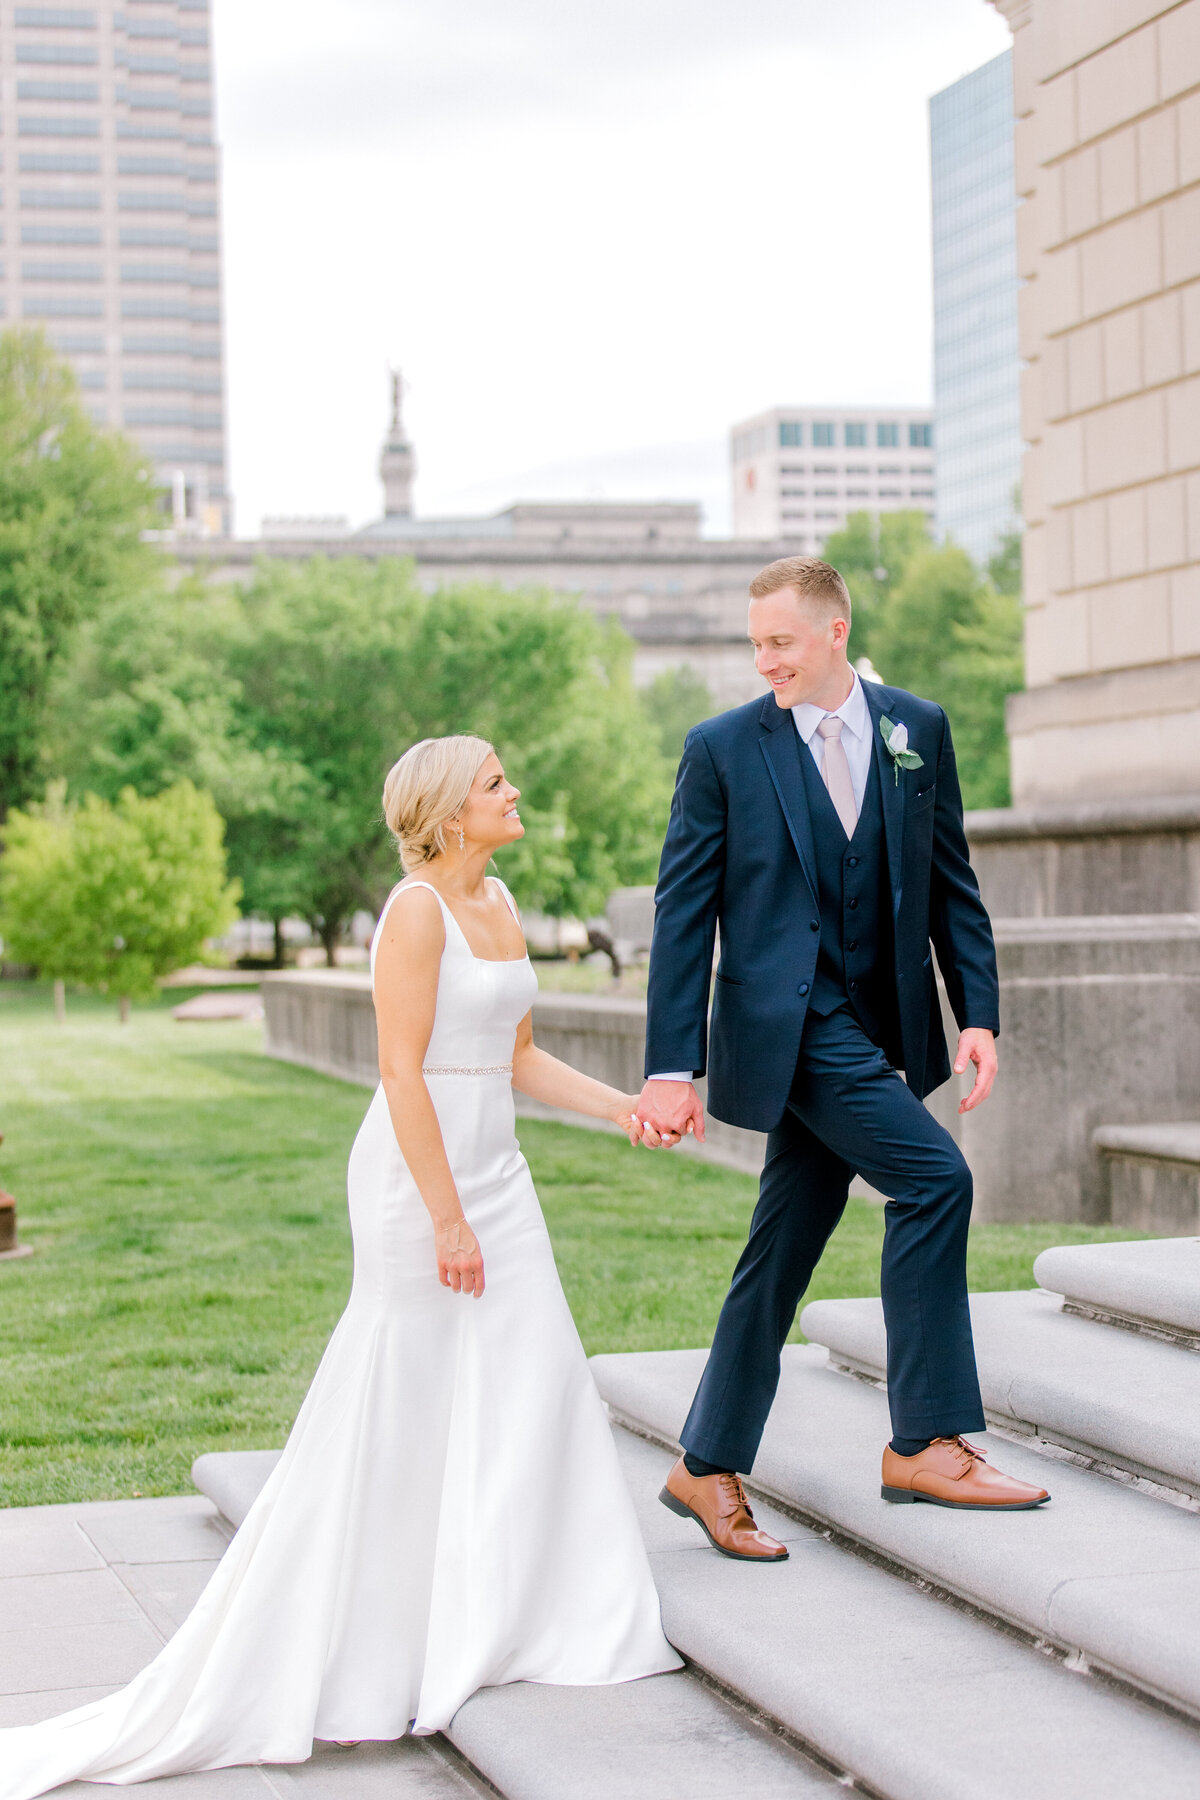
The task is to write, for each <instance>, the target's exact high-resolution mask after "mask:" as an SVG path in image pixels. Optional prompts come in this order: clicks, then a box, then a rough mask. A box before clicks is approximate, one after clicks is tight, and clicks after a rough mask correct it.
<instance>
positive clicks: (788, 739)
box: [759, 694, 818, 901]
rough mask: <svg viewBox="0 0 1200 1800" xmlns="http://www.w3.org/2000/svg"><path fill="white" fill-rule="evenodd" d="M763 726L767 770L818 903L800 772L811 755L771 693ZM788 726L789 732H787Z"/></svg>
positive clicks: (761, 721) (814, 860)
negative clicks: (801, 758) (801, 766)
mask: <svg viewBox="0 0 1200 1800" xmlns="http://www.w3.org/2000/svg"><path fill="white" fill-rule="evenodd" d="M759 724H760V725H761V727H762V734H763V735H762V736H761V737H760V739H759V743H760V745H761V746H762V753H763V756H764V757H765V758H766V763H767V771H768V773H769V775H770V777H771V781H772V783H773V784H774V788H775V792H776V793H777V794H778V796H779V804H780V806H781V807H782V808H783V816H784V818H785V819H786V821H787V828H788V831H789V832H790V834H791V839H792V842H793V844H794V845H795V846H796V855H797V856H798V857H799V858H800V866H801V868H802V869H803V870H804V875H805V879H806V880H807V882H808V885H809V887H810V888H811V889H812V896H813V899H814V901H815V900H817V899H818V893H817V856H816V850H815V848H814V845H813V834H812V820H811V819H810V818H809V814H808V795H807V794H806V793H805V791H804V776H803V774H802V773H801V770H800V757H801V756H807V755H808V751H807V749H806V748H805V746H804V744H803V743H802V742H801V741H800V734H799V733H798V732H797V730H796V721H795V719H794V718H793V717H792V715H791V713H790V712H789V711H787V710H786V709H785V708H783V707H781V706H776V704H775V702H774V700H773V699H772V697H771V695H770V694H768V695H767V697H766V699H765V700H764V701H763V704H762V711H761V712H760V713H759ZM785 726H786V730H785V729H783V728H784V727H785ZM797 753H799V754H797Z"/></svg>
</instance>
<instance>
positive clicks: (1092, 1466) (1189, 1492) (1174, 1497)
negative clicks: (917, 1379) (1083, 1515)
mask: <svg viewBox="0 0 1200 1800" xmlns="http://www.w3.org/2000/svg"><path fill="white" fill-rule="evenodd" d="M1064 1310H1065V1308H1064ZM828 1354H829V1367H830V1368H831V1369H832V1370H833V1371H834V1373H835V1374H837V1375H845V1376H848V1377H849V1378H850V1380H852V1381H861V1382H864V1383H865V1384H866V1386H867V1387H873V1388H878V1389H879V1391H880V1393H883V1394H886V1393H887V1382H886V1381H885V1379H884V1377H883V1375H882V1373H881V1371H880V1370H879V1369H878V1368H876V1367H875V1366H874V1365H872V1364H868V1363H864V1362H860V1361H858V1360H857V1359H856V1358H854V1357H851V1356H847V1355H846V1353H845V1351H843V1350H838V1351H833V1350H830V1351H829V1352H828ZM983 1416H984V1418H985V1419H986V1421H987V1429H988V1430H989V1431H991V1432H994V1433H995V1435H996V1436H997V1437H1004V1438H1009V1439H1011V1441H1012V1442H1013V1443H1014V1444H1020V1445H1021V1446H1022V1447H1023V1448H1024V1449H1026V1450H1033V1451H1035V1452H1036V1453H1037V1454H1038V1455H1039V1456H1044V1457H1045V1458H1046V1460H1047V1461H1048V1462H1071V1463H1073V1464H1074V1465H1075V1467H1076V1468H1079V1469H1088V1470H1090V1471H1091V1473H1092V1474H1093V1475H1099V1476H1101V1477H1102V1478H1103V1479H1104V1480H1105V1481H1112V1482H1115V1483H1116V1485H1117V1486H1118V1487H1127V1488H1133V1489H1134V1490H1135V1492H1137V1493H1139V1494H1145V1495H1146V1496H1147V1497H1148V1498H1149V1499H1151V1500H1159V1501H1161V1502H1162V1504H1163V1505H1164V1506H1174V1507H1178V1509H1179V1510H1180V1511H1181V1512H1190V1513H1200V1482H1198V1483H1197V1484H1196V1487H1195V1488H1194V1489H1193V1488H1190V1487H1176V1486H1174V1485H1173V1484H1172V1483H1171V1482H1169V1481H1165V1480H1164V1479H1163V1471H1162V1470H1161V1469H1152V1468H1151V1467H1150V1465H1149V1463H1139V1462H1138V1461H1136V1459H1135V1458H1134V1457H1132V1456H1129V1457H1124V1456H1118V1455H1116V1454H1115V1453H1114V1452H1113V1451H1112V1450H1110V1449H1108V1448H1106V1447H1104V1446H1100V1445H1096V1444H1090V1443H1088V1442H1087V1441H1086V1440H1085V1439H1084V1438H1075V1437H1072V1436H1071V1435H1070V1434H1069V1433H1068V1432H1065V1431H1058V1430H1056V1429H1054V1428H1047V1427H1046V1426H1044V1425H1035V1424H1034V1423H1033V1422H1032V1421H1030V1420H1028V1419H1014V1418H1013V1417H1012V1415H1011V1414H1010V1413H996V1412H993V1411H992V1409H991V1407H990V1406H985V1407H984V1409H983Z"/></svg>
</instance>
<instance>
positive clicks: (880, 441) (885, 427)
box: [875, 420, 900, 450]
mask: <svg viewBox="0 0 1200 1800" xmlns="http://www.w3.org/2000/svg"><path fill="white" fill-rule="evenodd" d="M875 445H876V448H877V449H879V450H898V449H899V448H900V427H899V425H894V424H891V423H886V424H885V423H884V422H883V421H882V420H881V421H880V423H879V424H878V425H876V427H875Z"/></svg>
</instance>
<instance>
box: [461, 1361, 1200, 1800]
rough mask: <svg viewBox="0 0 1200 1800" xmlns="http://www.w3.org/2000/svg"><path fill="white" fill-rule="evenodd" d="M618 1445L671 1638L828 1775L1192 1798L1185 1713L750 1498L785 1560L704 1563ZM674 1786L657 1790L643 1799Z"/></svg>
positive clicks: (978, 1794) (898, 1789)
mask: <svg viewBox="0 0 1200 1800" xmlns="http://www.w3.org/2000/svg"><path fill="white" fill-rule="evenodd" d="M682 1354H683V1355H684V1356H687V1355H688V1353H686V1352H684V1353H682ZM599 1360H600V1362H601V1363H602V1364H607V1365H611V1364H612V1363H614V1362H615V1363H624V1362H629V1361H638V1362H644V1361H656V1360H659V1359H657V1358H641V1357H637V1358H626V1357H610V1358H602V1359H599ZM697 1360H698V1359H696V1358H693V1359H692V1367H693V1368H694V1367H695V1366H696V1361H697ZM597 1372H598V1373H599V1372H600V1370H599V1369H598V1371H597ZM606 1373H607V1371H606ZM825 1379H826V1381H827V1382H829V1383H831V1384H834V1385H836V1386H839V1387H841V1388H845V1389H850V1390H851V1391H853V1390H854V1389H855V1388H856V1387H857V1386H858V1384H857V1383H852V1382H850V1381H848V1380H847V1379H846V1377H844V1376H833V1375H827V1376H826V1378H825ZM863 1391H864V1392H866V1393H868V1394H869V1390H863ZM680 1416H682V1415H680ZM617 1442H618V1448H619V1449H620V1453H621V1458H622V1463H623V1465H624V1468H625V1473H626V1479H627V1480H628V1482H629V1486H630V1491H631V1492H632V1493H633V1495H634V1498H635V1503H636V1504H637V1506H638V1509H639V1514H640V1517H641V1520H642V1528H643V1533H644V1536H645V1539H646V1543H647V1546H648V1548H649V1551H650V1561H651V1566H652V1568H653V1570H654V1576H655V1580H656V1581H657V1583H658V1589H659V1593H660V1595H661V1597H662V1606H663V1623H664V1626H665V1628H666V1631H667V1635H668V1636H669V1637H670V1639H671V1641H672V1642H673V1643H674V1644H675V1645H676V1646H677V1647H678V1648H679V1650H680V1652H681V1653H682V1654H683V1655H684V1656H686V1657H687V1658H688V1659H689V1662H690V1663H691V1664H692V1665H693V1666H695V1667H697V1668H699V1669H702V1670H703V1671H704V1672H705V1673H706V1674H707V1675H708V1676H710V1677H711V1678H712V1679H714V1680H715V1681H717V1682H719V1683H720V1684H721V1686H722V1687H723V1688H724V1689H725V1690H726V1691H731V1692H733V1693H734V1694H736V1695H738V1696H739V1697H740V1698H741V1699H742V1700H743V1701H745V1702H746V1703H747V1704H748V1705H751V1706H753V1707H755V1708H757V1709H758V1710H759V1711H760V1712H762V1713H764V1714H766V1716H767V1717H768V1718H770V1719H772V1720H775V1721H776V1722H778V1724H779V1725H781V1726H782V1727H783V1728H784V1729H785V1730H787V1731H788V1732H790V1733H791V1734H793V1736H794V1738H795V1739H797V1740H799V1741H800V1742H802V1743H804V1744H806V1745H808V1746H810V1747H811V1748H814V1749H815V1750H816V1751H817V1752H818V1753H819V1754H820V1756H821V1757H822V1758H823V1759H824V1760H825V1761H827V1762H828V1763H829V1764H831V1765H832V1766H833V1767H834V1768H836V1769H839V1770H841V1771H842V1772H843V1779H844V1780H845V1782H846V1785H853V1786H854V1787H856V1788H858V1789H862V1788H865V1789H867V1791H868V1792H871V1793H874V1794H876V1795H881V1796H886V1800H934V1797H935V1796H936V1797H937V1800H1016V1797H1018V1796H1019V1797H1020V1800H1102V1797H1106V1796H1109V1795H1111V1796H1113V1800H1117V1796H1120V1797H1121V1800H1127V1797H1128V1796H1129V1795H1132V1794H1145V1793H1153V1794H1154V1795H1155V1800H1163V1796H1165V1795H1167V1794H1175V1793H1179V1794H1180V1795H1183V1794H1186V1795H1188V1796H1189V1800H1194V1795H1195V1793H1196V1791H1197V1784H1198V1782H1200V1732H1197V1730H1196V1728H1195V1727H1194V1726H1193V1725H1191V1724H1190V1723H1185V1722H1183V1721H1182V1720H1180V1719H1178V1718H1174V1717H1171V1716H1169V1715H1167V1714H1166V1713H1164V1712H1162V1711H1161V1710H1159V1709H1157V1708H1155V1707H1153V1706H1151V1705H1148V1704H1146V1703H1145V1702H1144V1701H1141V1700H1138V1699H1136V1698H1134V1697H1132V1696H1131V1695H1129V1694H1128V1693H1125V1692H1120V1691H1117V1690H1115V1689H1113V1688H1112V1687H1110V1686H1108V1685H1107V1684H1105V1683H1104V1682H1102V1681H1099V1680H1096V1679H1094V1678H1091V1679H1089V1678H1088V1677H1087V1676H1086V1675H1082V1676H1081V1674H1080V1673H1077V1672H1075V1671H1073V1670H1072V1669H1070V1668H1068V1667H1066V1666H1064V1663H1063V1662H1062V1661H1060V1660H1057V1659H1055V1658H1053V1657H1051V1656H1048V1655H1046V1654H1045V1653H1044V1652H1042V1651H1039V1650H1038V1649H1035V1648H1033V1647H1032V1646H1031V1645H1030V1644H1029V1643H1028V1642H1026V1641H1022V1640H1021V1639H1019V1638H1017V1637H1016V1636H1014V1635H1013V1634H1012V1633H1010V1632H1007V1631H1003V1630H999V1629H997V1628H996V1626H995V1625H994V1624H992V1623H990V1622H988V1621H985V1620H984V1619H981V1618H980V1617H978V1616H977V1615H974V1614H971V1613H968V1612H965V1611H963V1610H962V1609H961V1608H959V1607H956V1606H953V1605H949V1604H947V1603H946V1602H945V1601H944V1600H942V1599H940V1598H939V1597H938V1596H936V1595H935V1594H933V1593H930V1592H928V1591H923V1590H922V1589H921V1588H920V1587H919V1586H917V1585H916V1584H915V1583H913V1582H912V1581H909V1580H905V1579H902V1578H900V1577H899V1576H897V1575H896V1574H895V1573H891V1572H889V1571H888V1570H887V1569H884V1568H881V1567H879V1566H878V1564H877V1563H876V1562H874V1561H869V1560H867V1559H866V1558H864V1557H862V1556H859V1555H853V1554H851V1553H849V1552H848V1551H847V1550H846V1549H844V1548H842V1547H841V1546H839V1545H838V1544H836V1543H833V1542H831V1541H830V1540H829V1539H828V1537H827V1536H825V1535H824V1534H823V1533H821V1532H819V1531H815V1530H813V1529H811V1528H810V1527H805V1526H804V1525H800V1524H797V1523H796V1522H795V1520H794V1519H791V1518H789V1517H787V1516H786V1515H784V1514H782V1513H779V1512H777V1511H776V1510H775V1509H774V1508H773V1507H772V1506H770V1505H756V1508H755V1511H756V1516H757V1517H758V1519H759V1522H760V1523H761V1524H762V1525H763V1526H764V1527H765V1528H766V1529H767V1530H769V1531H772V1532H774V1533H775V1534H776V1535H777V1536H779V1537H781V1538H783V1539H785V1540H786V1541H787V1543H788V1547H789V1550H790V1553H791V1554H790V1558H789V1560H788V1561H787V1562H786V1563H783V1564H777V1565H772V1566H769V1567H765V1568H761V1567H760V1568H754V1567H748V1566H747V1565H746V1564H745V1563H741V1562H732V1561H730V1560H729V1559H727V1558H725V1557H722V1556H719V1555H718V1554H717V1553H716V1552H715V1551H713V1550H712V1549H710V1548H709V1546H708V1545H707V1543H706V1542H705V1540H704V1538H703V1537H702V1535H701V1533H700V1531H699V1529H698V1527H696V1526H694V1525H692V1524H691V1523H690V1522H689V1521H687V1520H681V1519H678V1518H676V1517H675V1515H674V1514H672V1513H670V1512H668V1511H667V1510H666V1508H665V1507H663V1506H661V1505H659V1503H658V1501H657V1498H656V1496H657V1493H658V1490H659V1487H660V1484H661V1482H662V1480H663V1478H664V1477H665V1475H666V1473H667V1470H668V1468H669V1466H670V1463H671V1460H672V1457H671V1455H670V1453H664V1452H663V1451H662V1450H660V1449H659V1448H658V1447H657V1446H656V1445H652V1444H649V1443H645V1442H639V1441H638V1440H636V1439H631V1438H630V1436H629V1434H627V1433H624V1432H622V1431H620V1430H618V1433H617ZM875 1491H876V1494H877V1493H878V1482H876V1488H875ZM881 1504H882V1503H881ZM885 1510H887V1511H889V1512H898V1513H904V1514H908V1513H915V1512H917V1511H918V1510H920V1511H922V1512H925V1511H928V1512H932V1511H934V1510H935V1509H933V1508H921V1509H918V1508H917V1507H907V1506H906V1507H887V1508H886V1509H885ZM972 1516H974V1515H972ZM1033 1516H1034V1517H1036V1516H1037V1515H1033ZM1029 1517H1030V1515H1028V1514H1010V1515H1008V1518H1009V1519H1014V1518H1015V1519H1023V1518H1024V1519H1027V1518H1029ZM991 1523H992V1524H993V1525H994V1524H995V1523H996V1521H994V1520H993V1521H991ZM495 1703H496V1704H497V1706H499V1705H501V1704H502V1703H503V1701H502V1692H501V1693H498V1694H496V1696H495ZM472 1704H474V1703H472ZM456 1723H457V1721H456ZM561 1791H562V1794H563V1796H564V1797H565V1796H567V1795H569V1794H570V1792H571V1790H570V1789H569V1788H564V1789H563V1790H561ZM685 1791H686V1790H683V1789H681V1788H676V1787H666V1788H663V1789H660V1790H656V1791H655V1800H666V1796H674V1795H676V1794H681V1793H683V1792H685ZM736 1791H738V1792H740V1793H745V1794H752V1793H753V1792H754V1789H753V1788H752V1787H744V1786H741V1785H740V1784H739V1786H738V1788H737V1790H736Z"/></svg>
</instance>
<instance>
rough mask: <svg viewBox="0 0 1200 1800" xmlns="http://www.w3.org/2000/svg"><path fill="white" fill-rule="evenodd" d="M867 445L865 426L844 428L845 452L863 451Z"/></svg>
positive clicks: (852, 425) (851, 425) (853, 425)
mask: <svg viewBox="0 0 1200 1800" xmlns="http://www.w3.org/2000/svg"><path fill="white" fill-rule="evenodd" d="M866 444H867V428H866V426H865V425H855V424H850V425H847V426H846V448H847V450H864V449H865V448H866Z"/></svg>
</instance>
